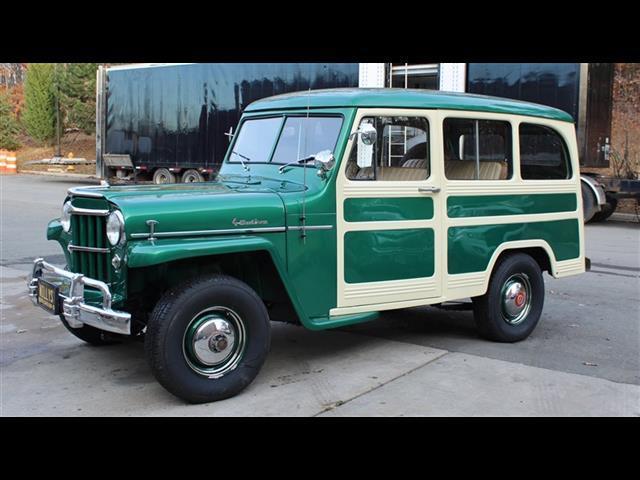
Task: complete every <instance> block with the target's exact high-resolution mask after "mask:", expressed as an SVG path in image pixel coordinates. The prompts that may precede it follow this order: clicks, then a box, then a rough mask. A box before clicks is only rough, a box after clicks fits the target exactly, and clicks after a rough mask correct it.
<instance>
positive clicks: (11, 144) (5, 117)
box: [0, 90, 20, 150]
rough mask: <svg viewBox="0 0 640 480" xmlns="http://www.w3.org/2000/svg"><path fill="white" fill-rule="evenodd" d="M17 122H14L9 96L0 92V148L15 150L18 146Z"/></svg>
mask: <svg viewBox="0 0 640 480" xmlns="http://www.w3.org/2000/svg"><path fill="white" fill-rule="evenodd" d="M17 134H18V122H17V121H16V119H15V117H14V114H13V108H12V106H11V101H10V100H9V95H8V94H7V93H6V92H5V91H3V90H0V148H4V149H7V150H15V149H16V148H18V147H19V146H20V144H19V143H18V140H17V138H16V135H17Z"/></svg>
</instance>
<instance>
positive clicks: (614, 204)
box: [591, 195, 618, 222]
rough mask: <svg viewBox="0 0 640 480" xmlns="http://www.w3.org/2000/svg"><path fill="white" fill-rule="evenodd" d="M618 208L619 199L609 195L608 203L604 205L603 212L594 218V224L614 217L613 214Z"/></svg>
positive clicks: (592, 219)
mask: <svg viewBox="0 0 640 480" xmlns="http://www.w3.org/2000/svg"><path fill="white" fill-rule="evenodd" d="M616 208H618V199H617V198H613V197H610V196H609V195H607V203H605V204H604V205H602V207H601V210H600V211H599V212H597V213H596V214H595V215H594V216H593V217H592V218H591V221H592V222H604V221H605V220H606V219H607V218H609V217H610V216H611V215H613V212H615V211H616Z"/></svg>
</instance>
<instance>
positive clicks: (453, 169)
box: [444, 160, 507, 180]
mask: <svg viewBox="0 0 640 480" xmlns="http://www.w3.org/2000/svg"><path fill="white" fill-rule="evenodd" d="M444 167H445V175H446V176H447V178H448V179H449V180H474V179H475V178H476V162H469V161H463V160H450V161H447V162H445V165H444ZM506 178H507V164H506V162H480V180H505V179H506Z"/></svg>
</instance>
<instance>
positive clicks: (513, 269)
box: [473, 253, 544, 342]
mask: <svg viewBox="0 0 640 480" xmlns="http://www.w3.org/2000/svg"><path fill="white" fill-rule="evenodd" d="M518 284H519V285H523V286H524V287H525V288H524V293H525V295H524V298H523V299H522V301H523V302H525V303H524V304H523V305H522V306H519V305H518V301H519V300H520V298H518V297H516V298H513V297H511V300H510V302H509V303H510V304H511V308H514V309H520V310H519V312H520V315H521V316H510V315H509V312H507V308H508V307H506V305H503V304H504V303H506V302H503V298H505V297H506V296H507V295H506V294H507V293H508V292H505V289H506V287H507V286H508V285H511V286H512V287H514V288H516V290H515V291H518V290H517V285H518ZM543 306H544V280H543V278H542V271H541V270H540V266H539V265H538V263H537V262H536V261H535V260H534V259H533V258H531V257H530V256H529V255H526V254H523V253H512V254H509V255H507V256H506V257H504V258H503V259H502V261H501V262H500V263H499V264H498V265H497V266H496V267H495V269H494V271H493V273H492V274H491V279H490V280H489V287H488V289H487V293H486V294H485V295H483V296H481V297H476V298H474V299H473V311H474V319H475V322H476V325H477V327H478V331H479V332H480V334H481V335H482V336H483V337H484V338H486V339H488V340H493V341H496V342H519V341H520V340H524V339H525V338H527V337H528V336H529V335H530V334H531V332H532V331H533V329H534V328H535V327H536V325H537V324H538V321H539V320H540V315H541V314H542V308H543Z"/></svg>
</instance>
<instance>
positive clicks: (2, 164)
mask: <svg viewBox="0 0 640 480" xmlns="http://www.w3.org/2000/svg"><path fill="white" fill-rule="evenodd" d="M6 171H7V151H6V150H0V175H4V174H5V173H6Z"/></svg>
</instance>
